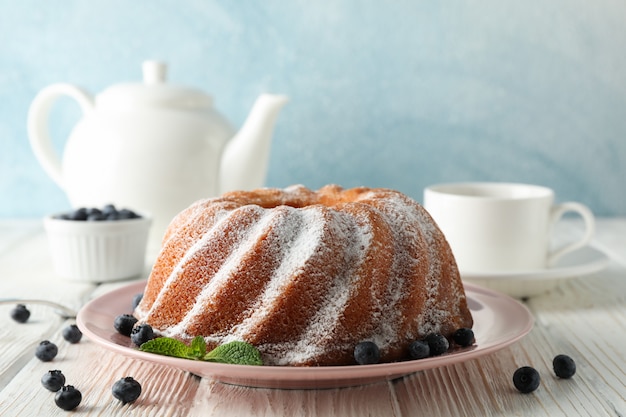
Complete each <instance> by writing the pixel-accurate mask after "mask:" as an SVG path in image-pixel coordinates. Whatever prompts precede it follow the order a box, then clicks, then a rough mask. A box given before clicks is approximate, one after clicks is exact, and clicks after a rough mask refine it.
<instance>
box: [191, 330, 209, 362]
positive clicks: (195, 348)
mask: <svg viewBox="0 0 626 417" xmlns="http://www.w3.org/2000/svg"><path fill="white" fill-rule="evenodd" d="M189 350H190V353H191V355H192V356H193V357H194V358H197V359H202V358H203V357H204V355H206V342H205V341H204V337H202V336H196V337H194V338H193V340H192V341H191V346H189Z"/></svg>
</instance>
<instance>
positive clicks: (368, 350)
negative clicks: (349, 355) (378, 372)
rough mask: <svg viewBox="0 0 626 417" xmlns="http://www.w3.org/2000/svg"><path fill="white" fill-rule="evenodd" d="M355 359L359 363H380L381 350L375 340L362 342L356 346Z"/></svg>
mask: <svg viewBox="0 0 626 417" xmlns="http://www.w3.org/2000/svg"><path fill="white" fill-rule="evenodd" d="M354 359H355V360H356V362H357V363H358V364H359V365H371V364H374V363H378V361H380V350H379V349H378V346H377V345H376V343H374V342H369V341H367V342H360V343H358V344H357V345H356V346H355V347H354Z"/></svg>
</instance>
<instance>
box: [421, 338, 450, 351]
mask: <svg viewBox="0 0 626 417" xmlns="http://www.w3.org/2000/svg"><path fill="white" fill-rule="evenodd" d="M424 341H425V342H426V343H428V347H429V348H430V356H439V355H443V354H444V353H446V352H447V351H448V348H450V342H448V339H446V338H445V337H444V336H443V335H442V334H440V333H431V334H429V335H428V336H426V338H425V339H424Z"/></svg>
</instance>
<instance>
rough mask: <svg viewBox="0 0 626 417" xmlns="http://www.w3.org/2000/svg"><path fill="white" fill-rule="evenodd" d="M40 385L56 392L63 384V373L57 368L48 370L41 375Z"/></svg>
mask: <svg viewBox="0 0 626 417" xmlns="http://www.w3.org/2000/svg"><path fill="white" fill-rule="evenodd" d="M41 385H43V387H44V388H45V389H47V390H49V391H52V392H57V391H58V390H60V389H61V387H63V385H65V375H63V373H62V372H61V371H59V370H58V369H55V370H53V371H48V372H46V373H45V374H43V376H42V377H41Z"/></svg>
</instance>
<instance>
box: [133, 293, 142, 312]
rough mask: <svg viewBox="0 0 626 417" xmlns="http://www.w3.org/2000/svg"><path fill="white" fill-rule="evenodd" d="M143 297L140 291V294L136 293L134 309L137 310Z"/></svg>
mask: <svg viewBox="0 0 626 417" xmlns="http://www.w3.org/2000/svg"><path fill="white" fill-rule="evenodd" d="M142 299H143V293H142V292H140V293H139V294H135V296H134V297H133V305H132V307H133V310H135V309H136V308H137V306H138V305H139V303H140V302H141V300H142Z"/></svg>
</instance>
